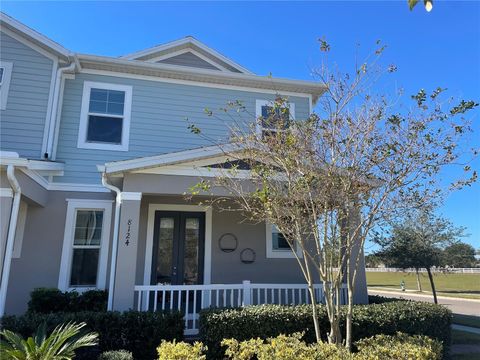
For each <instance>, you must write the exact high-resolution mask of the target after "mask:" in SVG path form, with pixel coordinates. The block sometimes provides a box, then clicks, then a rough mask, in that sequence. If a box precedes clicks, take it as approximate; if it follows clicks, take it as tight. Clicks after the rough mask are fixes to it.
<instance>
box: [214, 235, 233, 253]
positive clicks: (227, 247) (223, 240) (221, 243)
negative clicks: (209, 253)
mask: <svg viewBox="0 0 480 360" xmlns="http://www.w3.org/2000/svg"><path fill="white" fill-rule="evenodd" d="M237 246H238V239H237V237H236V236H235V235H234V234H232V233H225V234H223V235H222V236H220V239H218V247H219V248H220V250H222V251H223V252H232V251H235V250H236V249H237Z"/></svg>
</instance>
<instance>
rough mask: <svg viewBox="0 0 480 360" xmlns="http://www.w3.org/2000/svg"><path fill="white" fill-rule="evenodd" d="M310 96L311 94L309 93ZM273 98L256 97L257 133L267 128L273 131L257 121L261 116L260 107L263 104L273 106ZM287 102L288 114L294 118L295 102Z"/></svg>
mask: <svg viewBox="0 0 480 360" xmlns="http://www.w3.org/2000/svg"><path fill="white" fill-rule="evenodd" d="M310 97H311V95H310ZM274 102H275V100H263V99H257V100H256V101H255V124H256V125H255V128H256V130H257V133H258V134H260V133H261V132H262V131H264V130H267V131H275V130H272V129H265V128H263V127H262V125H261V123H260V122H259V121H258V119H259V118H260V116H262V107H263V106H270V107H273V106H274ZM287 104H288V116H289V117H290V118H291V119H293V120H295V103H293V102H287Z"/></svg>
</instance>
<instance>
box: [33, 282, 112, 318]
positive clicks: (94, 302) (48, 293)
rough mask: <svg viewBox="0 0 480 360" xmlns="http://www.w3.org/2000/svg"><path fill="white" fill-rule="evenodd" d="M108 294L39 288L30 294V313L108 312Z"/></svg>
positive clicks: (98, 291) (92, 291)
mask: <svg viewBox="0 0 480 360" xmlns="http://www.w3.org/2000/svg"><path fill="white" fill-rule="evenodd" d="M107 298H108V293H107V291H105V290H89V291H85V292H84V293H81V294H79V293H77V292H76V291H67V292H61V291H60V290H58V289H56V288H37V289H34V290H33V291H32V292H31V293H30V301H29V302H28V312H31V313H42V314H48V313H55V312H77V311H106V310H107Z"/></svg>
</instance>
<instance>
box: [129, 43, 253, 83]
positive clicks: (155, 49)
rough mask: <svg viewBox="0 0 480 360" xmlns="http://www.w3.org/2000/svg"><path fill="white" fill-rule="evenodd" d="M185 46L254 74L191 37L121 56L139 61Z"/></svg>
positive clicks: (246, 72)
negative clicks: (192, 46)
mask: <svg viewBox="0 0 480 360" xmlns="http://www.w3.org/2000/svg"><path fill="white" fill-rule="evenodd" d="M185 44H186V45H194V46H197V47H198V48H200V49H202V50H203V51H205V52H207V53H209V54H211V55H212V56H213V57H216V58H217V59H219V60H221V61H223V62H224V63H226V64H228V65H230V66H231V67H233V68H235V69H237V70H238V71H240V72H241V73H245V74H252V72H251V71H250V70H248V69H246V68H244V67H243V66H241V65H239V64H237V63H236V62H234V61H233V60H231V59H229V58H227V57H226V56H224V55H222V54H220V53H219V52H218V51H216V50H214V49H212V48H210V47H208V46H207V45H205V44H203V43H202V42H200V41H198V40H197V39H195V38H193V37H191V36H189V37H185V38H183V39H179V40H175V41H171V42H168V43H166V44H163V45H158V46H154V47H152V48H148V49H144V50H140V51H136V52H134V53H130V54H127V55H124V56H121V58H123V59H127V60H135V59H138V58H140V57H144V56H147V55H150V54H153V53H156V52H161V51H165V50H168V49H171V48H175V47H178V46H182V45H185Z"/></svg>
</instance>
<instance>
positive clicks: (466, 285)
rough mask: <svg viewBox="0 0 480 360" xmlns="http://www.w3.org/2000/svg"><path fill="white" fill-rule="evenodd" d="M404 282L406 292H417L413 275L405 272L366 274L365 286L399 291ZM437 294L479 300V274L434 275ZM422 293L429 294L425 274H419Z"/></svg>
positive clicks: (428, 283)
mask: <svg viewBox="0 0 480 360" xmlns="http://www.w3.org/2000/svg"><path fill="white" fill-rule="evenodd" d="M402 280H403V281H404V282H405V288H406V289H407V290H414V291H416V290H417V277H416V274H415V273H407V272H367V284H368V286H370V287H379V288H380V287H383V288H392V290H400V283H401V282H402ZM434 281H435V286H436V288H437V292H438V294H439V295H442V296H450V297H464V298H473V299H478V298H480V274H443V273H436V274H435V275H434ZM420 282H421V284H422V290H423V293H425V294H429V292H430V291H431V289H430V282H429V280H428V276H427V274H426V273H421V274H420Z"/></svg>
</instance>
